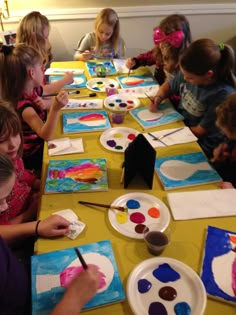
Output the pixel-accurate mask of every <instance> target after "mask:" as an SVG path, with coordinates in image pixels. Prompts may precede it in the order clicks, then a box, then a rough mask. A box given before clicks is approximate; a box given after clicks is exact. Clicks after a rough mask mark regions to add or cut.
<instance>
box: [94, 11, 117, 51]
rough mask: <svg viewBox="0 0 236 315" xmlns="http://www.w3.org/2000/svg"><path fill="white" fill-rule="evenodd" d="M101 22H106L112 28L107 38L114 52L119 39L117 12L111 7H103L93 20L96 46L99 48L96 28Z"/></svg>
mask: <svg viewBox="0 0 236 315" xmlns="http://www.w3.org/2000/svg"><path fill="white" fill-rule="evenodd" d="M102 24H107V25H109V26H110V27H112V28H113V33H112V35H111V37H110V39H109V42H110V44H111V46H112V47H113V49H114V51H115V54H117V52H118V45H119V39H120V21H119V18H118V15H117V13H116V12H115V11H114V10H113V9H111V8H105V9H103V10H101V11H100V12H99V14H98V15H97V17H96V20H95V35H96V47H97V48H98V49H99V48H100V46H101V42H100V40H99V38H98V35H97V33H98V29H99V27H100V26H101V25H102Z"/></svg>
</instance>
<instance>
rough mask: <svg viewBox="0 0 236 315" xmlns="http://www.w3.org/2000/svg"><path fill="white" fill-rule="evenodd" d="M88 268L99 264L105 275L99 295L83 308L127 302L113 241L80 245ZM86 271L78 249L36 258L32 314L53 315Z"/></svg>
mask: <svg viewBox="0 0 236 315" xmlns="http://www.w3.org/2000/svg"><path fill="white" fill-rule="evenodd" d="M78 249H79V251H80V252H81V254H82V256H83V258H84V260H85V262H86V263H87V265H88V266H89V265H95V266H96V267H97V268H98V270H99V271H100V273H101V279H100V284H99V289H98V292H97V294H96V295H95V296H94V297H93V298H92V299H91V300H90V301H89V302H88V303H87V304H86V305H85V306H84V307H83V310H87V309H90V308H94V307H99V306H105V305H107V304H111V303H115V302H119V301H122V300H124V299H125V294H124V290H123V287H122V283H121V279H120V275H119V271H118V268H117V265H116V261H115V257H114V253H113V250H112V246H111V243H110V241H109V240H105V241H100V242H97V243H92V244H85V245H80V246H78ZM81 271H83V268H82V266H81V263H80V260H79V259H78V257H77V255H76V253H75V250H74V248H67V249H63V250H59V251H54V252H50V253H46V254H40V255H36V256H32V258H31V275H32V314H33V315H49V314H50V311H51V310H52V309H53V307H54V306H55V305H56V304H57V303H58V301H60V299H61V298H62V296H63V293H64V291H65V288H66V287H67V286H68V285H69V284H70V282H71V281H72V279H73V278H74V277H75V276H76V275H78V274H79V273H80V272H81Z"/></svg>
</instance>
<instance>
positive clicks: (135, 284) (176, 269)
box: [127, 257, 206, 315]
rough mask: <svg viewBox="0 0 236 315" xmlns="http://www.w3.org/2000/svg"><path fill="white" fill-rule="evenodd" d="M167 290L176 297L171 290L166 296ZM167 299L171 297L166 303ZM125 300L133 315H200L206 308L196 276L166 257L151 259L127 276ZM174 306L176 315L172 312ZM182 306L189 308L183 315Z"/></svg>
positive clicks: (200, 284) (178, 262)
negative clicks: (176, 309)
mask: <svg viewBox="0 0 236 315" xmlns="http://www.w3.org/2000/svg"><path fill="white" fill-rule="evenodd" d="M154 270H155V275H156V277H155V276H154V275H153V272H154ZM157 270H158V271H157ZM161 270H162V272H160V271H161ZM163 271H164V272H163ZM163 273H164V274H163ZM176 273H177V274H176ZM176 275H177V276H176ZM178 275H179V279H177V278H178ZM161 276H162V279H161V278H160V277H161ZM170 279H171V280H170ZM168 280H169V282H167V281H168ZM170 287H171V288H172V289H174V290H175V291H176V297H174V295H173V291H172V293H171V294H170V292H171V289H170ZM161 289H162V290H161ZM160 290H161V291H160ZM140 291H142V293H140ZM163 291H164V292H166V296H165V295H164V296H163ZM167 293H168V294H167ZM159 294H160V295H159ZM167 296H172V300H167V299H166V297H167ZM127 297H128V301H129V304H130V307H131V309H132V311H133V313H134V314H135V315H147V314H150V315H152V314H170V315H174V314H175V315H176V314H192V315H203V314H204V311H205V308H206V291H205V288H204V285H203V283H202V281H201V279H200V277H199V276H198V275H197V273H196V272H195V271H193V270H192V269H191V268H190V267H189V266H188V265H185V264H184V263H182V262H181V261H179V260H176V259H173V258H168V257H154V258H150V259H147V260H144V261H143V262H141V263H140V264H138V265H137V266H136V267H135V268H134V270H133V271H132V272H131V273H130V275H129V278H128V281H127ZM152 303H153V304H152ZM160 304H162V305H160ZM150 305H151V306H150ZM158 307H159V309H158ZM163 307H164V308H165V309H166V312H163ZM177 307H178V308H179V312H176V311H175V308H177ZM185 307H190V309H191V311H190V312H186V311H185V312H184V309H185ZM161 310H162V312H161ZM180 310H181V311H180Z"/></svg>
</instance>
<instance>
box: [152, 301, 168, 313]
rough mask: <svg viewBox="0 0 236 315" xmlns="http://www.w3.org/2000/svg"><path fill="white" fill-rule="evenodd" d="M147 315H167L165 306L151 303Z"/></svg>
mask: <svg viewBox="0 0 236 315" xmlns="http://www.w3.org/2000/svg"><path fill="white" fill-rule="evenodd" d="M148 314H149V315H157V314H158V315H168V313H167V310H166V308H165V306H164V305H163V304H162V303H160V302H153V303H151V304H150V306H149V309H148Z"/></svg>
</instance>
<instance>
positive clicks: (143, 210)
mask: <svg viewBox="0 0 236 315" xmlns="http://www.w3.org/2000/svg"><path fill="white" fill-rule="evenodd" d="M130 200H135V203H139V204H140V207H139V208H136V209H131V207H128V214H127V213H124V212H121V211H115V210H111V209H109V210H108V218H109V220H110V223H111V225H112V226H113V227H114V229H115V230H117V231H118V232H120V233H121V234H123V235H125V236H128V237H131V238H136V239H142V238H143V233H142V231H140V232H136V230H135V229H140V230H141V228H144V227H145V226H146V225H148V224H151V223H159V224H160V225H161V226H162V227H163V228H162V229H161V230H162V231H163V230H165V229H166V228H167V226H168V225H169V222H170V212H169V209H168V208H167V206H166V205H165V204H164V203H163V202H162V201H161V200H160V199H158V198H156V197H154V196H152V195H149V194H145V193H129V194H126V195H122V196H120V197H118V198H117V199H116V200H114V201H113V202H112V205H114V206H122V207H126V206H127V202H130ZM150 209H152V211H153V212H154V213H156V212H158V211H157V210H156V209H158V210H159V214H160V216H159V217H152V216H150V215H149V214H148V213H149V210H150ZM134 213H138V214H137V216H138V218H139V219H142V218H143V219H144V221H143V222H142V223H140V224H138V223H134V222H132V221H131V219H132V217H133V216H134ZM117 216H124V217H125V218H126V219H127V221H126V222H125V223H120V222H119V221H118V219H117ZM135 221H137V220H135Z"/></svg>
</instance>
